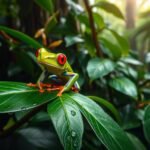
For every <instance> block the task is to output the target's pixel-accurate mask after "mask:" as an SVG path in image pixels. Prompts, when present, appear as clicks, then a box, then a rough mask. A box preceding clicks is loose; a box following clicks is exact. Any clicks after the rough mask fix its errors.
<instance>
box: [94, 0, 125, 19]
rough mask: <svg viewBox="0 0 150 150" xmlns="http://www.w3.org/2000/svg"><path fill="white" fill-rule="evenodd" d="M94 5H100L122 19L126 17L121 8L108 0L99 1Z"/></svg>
mask: <svg viewBox="0 0 150 150" xmlns="http://www.w3.org/2000/svg"><path fill="white" fill-rule="evenodd" d="M93 7H99V8H101V9H103V10H105V11H106V12H108V13H111V14H113V15H114V16H116V17H118V18H120V19H124V16H123V14H122V12H121V11H120V9H119V8H118V7H117V6H116V5H114V4H113V3H109V2H106V1H99V2H98V3H96V4H94V5H93Z"/></svg>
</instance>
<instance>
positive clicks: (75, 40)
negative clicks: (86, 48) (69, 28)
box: [65, 36, 84, 47]
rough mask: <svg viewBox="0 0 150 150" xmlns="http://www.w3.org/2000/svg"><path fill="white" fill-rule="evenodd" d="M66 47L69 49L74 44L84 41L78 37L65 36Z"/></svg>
mask: <svg viewBox="0 0 150 150" xmlns="http://www.w3.org/2000/svg"><path fill="white" fill-rule="evenodd" d="M65 42H66V47H69V46H71V45H73V44H76V43H82V42H84V40H83V39H82V38H81V37H79V36H66V37H65Z"/></svg>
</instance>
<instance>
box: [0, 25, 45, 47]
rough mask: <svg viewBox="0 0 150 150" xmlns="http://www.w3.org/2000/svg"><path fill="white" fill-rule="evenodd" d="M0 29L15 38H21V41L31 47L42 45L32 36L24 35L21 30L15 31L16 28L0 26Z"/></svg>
mask: <svg viewBox="0 0 150 150" xmlns="http://www.w3.org/2000/svg"><path fill="white" fill-rule="evenodd" d="M0 30H1V31H4V32H6V33H8V34H10V35H11V36H13V37H15V38H17V39H18V40H21V41H22V42H24V43H26V44H28V45H30V46H31V47H33V48H35V49H38V48H40V47H43V46H42V45H41V44H40V43H38V42H37V41H36V40H34V39H33V38H31V37H29V36H28V35H26V34H24V33H22V32H19V31H16V30H13V29H10V28H7V27H4V26H0Z"/></svg>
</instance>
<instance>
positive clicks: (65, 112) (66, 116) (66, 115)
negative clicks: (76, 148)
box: [60, 97, 72, 147]
mask: <svg viewBox="0 0 150 150" xmlns="http://www.w3.org/2000/svg"><path fill="white" fill-rule="evenodd" d="M60 102H61V104H62V108H63V110H64V114H65V118H66V120H67V125H68V127H69V130H70V133H71V130H72V129H71V125H70V121H69V119H68V118H69V117H68V114H67V111H66V109H65V106H64V104H63V100H62V99H61V97H60ZM71 147H72V137H71Z"/></svg>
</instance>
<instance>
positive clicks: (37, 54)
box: [35, 49, 40, 57]
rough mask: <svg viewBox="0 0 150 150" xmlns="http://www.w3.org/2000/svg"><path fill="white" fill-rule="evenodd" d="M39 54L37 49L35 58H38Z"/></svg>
mask: <svg viewBox="0 0 150 150" xmlns="http://www.w3.org/2000/svg"><path fill="white" fill-rule="evenodd" d="M39 53H40V49H38V50H37V51H36V52H35V56H36V57H38V56H39Z"/></svg>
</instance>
